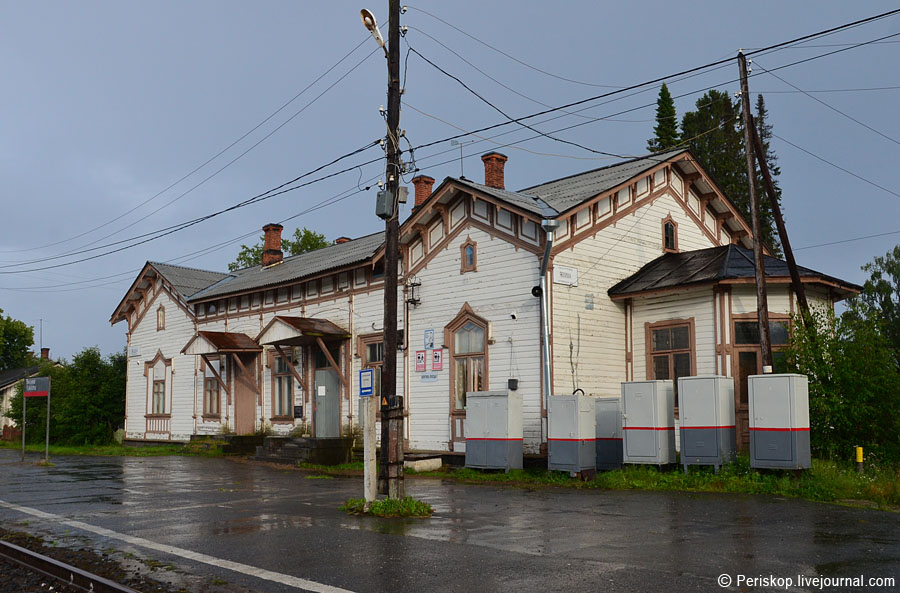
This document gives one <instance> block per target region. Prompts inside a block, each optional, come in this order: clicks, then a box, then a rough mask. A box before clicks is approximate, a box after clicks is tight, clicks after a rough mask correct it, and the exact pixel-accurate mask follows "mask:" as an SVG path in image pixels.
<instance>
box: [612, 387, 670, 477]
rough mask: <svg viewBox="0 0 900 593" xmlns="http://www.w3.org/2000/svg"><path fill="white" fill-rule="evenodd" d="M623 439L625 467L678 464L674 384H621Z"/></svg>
mask: <svg viewBox="0 0 900 593" xmlns="http://www.w3.org/2000/svg"><path fill="white" fill-rule="evenodd" d="M622 438H623V444H624V447H623V449H624V450H623V461H624V462H625V463H645V464H653V465H665V464H668V463H675V408H674V401H673V385H672V382H671V381H630V382H627V383H622Z"/></svg>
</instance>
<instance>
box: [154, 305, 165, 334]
mask: <svg viewBox="0 0 900 593" xmlns="http://www.w3.org/2000/svg"><path fill="white" fill-rule="evenodd" d="M163 329H166V308H165V307H163V306H162V305H160V306H159V309H157V310H156V331H160V330H163Z"/></svg>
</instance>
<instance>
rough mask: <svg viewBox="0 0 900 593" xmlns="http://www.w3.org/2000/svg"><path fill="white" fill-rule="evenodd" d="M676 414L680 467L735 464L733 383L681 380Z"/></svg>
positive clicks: (711, 379) (722, 379)
mask: <svg viewBox="0 0 900 593" xmlns="http://www.w3.org/2000/svg"><path fill="white" fill-rule="evenodd" d="M678 412H679V420H680V422H681V463H682V465H684V471H685V472H687V468H688V466H689V465H712V466H715V468H716V471H717V472H718V471H719V467H720V466H721V465H722V464H723V463H729V462H731V461H734V455H735V451H736V450H737V445H736V441H735V424H734V380H733V379H731V378H729V377H722V376H699V377H680V378H679V379H678Z"/></svg>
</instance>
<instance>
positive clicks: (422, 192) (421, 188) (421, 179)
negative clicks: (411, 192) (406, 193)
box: [412, 175, 434, 208]
mask: <svg viewBox="0 0 900 593" xmlns="http://www.w3.org/2000/svg"><path fill="white" fill-rule="evenodd" d="M412 182H413V185H414V186H416V201H415V204H414V205H413V206H414V207H415V208H418V207H419V206H421V205H422V204H423V203H424V202H425V200H427V199H428V196H430V195H431V188H432V187H434V179H432V178H431V177H429V176H428V175H419V176H418V177H413V179H412Z"/></svg>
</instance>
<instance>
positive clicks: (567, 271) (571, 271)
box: [553, 266, 578, 286]
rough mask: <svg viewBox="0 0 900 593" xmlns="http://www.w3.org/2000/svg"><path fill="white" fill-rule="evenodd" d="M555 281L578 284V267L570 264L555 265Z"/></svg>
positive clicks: (567, 284) (555, 282) (572, 284)
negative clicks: (569, 265) (571, 266)
mask: <svg viewBox="0 0 900 593" xmlns="http://www.w3.org/2000/svg"><path fill="white" fill-rule="evenodd" d="M553 283H554V284H565V285H566V286H578V269H577V268H570V267H568V266H553Z"/></svg>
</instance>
